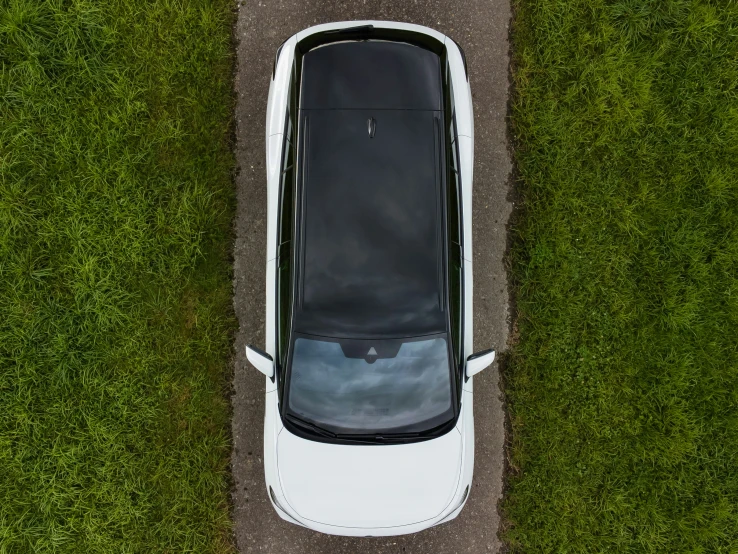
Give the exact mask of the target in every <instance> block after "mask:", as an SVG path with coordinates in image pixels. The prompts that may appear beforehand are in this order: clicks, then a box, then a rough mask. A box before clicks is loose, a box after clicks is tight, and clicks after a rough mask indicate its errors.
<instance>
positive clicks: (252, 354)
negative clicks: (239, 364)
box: [246, 344, 274, 379]
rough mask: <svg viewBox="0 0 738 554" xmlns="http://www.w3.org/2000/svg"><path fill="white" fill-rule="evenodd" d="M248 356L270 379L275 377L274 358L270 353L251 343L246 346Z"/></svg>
mask: <svg viewBox="0 0 738 554" xmlns="http://www.w3.org/2000/svg"><path fill="white" fill-rule="evenodd" d="M246 357H247V358H248V360H249V362H251V365H252V366H254V367H255V368H256V369H258V370H259V371H261V372H262V373H263V374H264V375H266V376H267V377H269V378H270V379H271V378H272V377H274V360H272V357H271V356H270V355H269V354H267V353H266V352H264V351H263V350H261V349H259V348H256V347H255V346H252V345H250V344H249V345H248V346H247V347H246Z"/></svg>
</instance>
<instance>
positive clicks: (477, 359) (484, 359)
mask: <svg viewBox="0 0 738 554" xmlns="http://www.w3.org/2000/svg"><path fill="white" fill-rule="evenodd" d="M494 361H495V351H494V349H492V348H490V349H489V350H482V351H481V352H477V353H476V354H472V355H471V356H469V357H468V358H467V359H466V378H467V379H468V378H469V377H473V376H474V375H476V374H477V373H479V372H480V371H482V370H483V369H484V368H486V367H489V366H490V365H491V364H492V362H494Z"/></svg>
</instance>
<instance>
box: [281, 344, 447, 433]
mask: <svg viewBox="0 0 738 554" xmlns="http://www.w3.org/2000/svg"><path fill="white" fill-rule="evenodd" d="M286 411H287V414H288V415H292V416H296V417H297V418H300V419H301V420H303V422H307V423H312V424H314V425H317V426H319V427H321V428H322V429H325V430H329V431H330V432H332V433H336V434H379V433H386V434H391V433H393V432H394V433H421V432H423V431H428V430H430V429H432V428H434V427H438V426H439V425H442V424H444V423H446V422H448V421H449V420H450V419H451V418H452V417H453V402H452V378H451V370H450V366H449V352H448V347H447V344H446V339H445V338H440V337H436V338H430V339H429V338H427V337H424V338H423V339H420V340H418V339H410V340H408V339H404V340H341V341H331V340H329V339H326V340H315V339H308V338H304V337H298V338H297V339H296V340H295V344H294V348H293V354H292V365H291V369H290V378H289V381H288V386H287V394H286Z"/></svg>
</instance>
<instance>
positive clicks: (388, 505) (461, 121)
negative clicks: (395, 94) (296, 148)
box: [264, 21, 474, 536]
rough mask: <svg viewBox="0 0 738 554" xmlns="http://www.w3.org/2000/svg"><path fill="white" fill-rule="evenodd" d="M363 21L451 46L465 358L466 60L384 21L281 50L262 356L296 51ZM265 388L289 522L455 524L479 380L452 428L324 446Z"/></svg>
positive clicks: (469, 324)
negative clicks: (404, 438) (294, 427)
mask: <svg viewBox="0 0 738 554" xmlns="http://www.w3.org/2000/svg"><path fill="white" fill-rule="evenodd" d="M360 25H373V26H374V27H379V28H391V29H404V30H409V31H414V32H418V33H424V34H426V35H429V36H431V37H433V38H435V39H437V40H438V41H439V42H442V43H444V44H445V45H446V47H447V52H448V62H449V68H450V72H451V78H452V80H453V90H454V101H455V106H456V125H457V134H458V138H457V140H458V144H459V161H460V172H461V177H462V217H463V224H464V230H463V240H464V245H463V263H464V358H466V357H468V356H469V355H471V354H472V353H473V352H474V344H473V334H474V332H473V331H474V330H473V303H472V298H473V271H472V221H471V218H472V179H473V165H474V120H473V111H472V97H471V91H470V89H469V85H468V82H467V78H466V72H465V68H464V61H463V58H462V55H461V52H460V51H459V49H458V47H457V46H456V44H455V43H454V42H453V41H452V40H451V39H449V38H448V37H446V36H445V35H443V34H441V33H439V32H437V31H435V30H433V29H429V28H427V27H422V26H419V25H412V24H407V23H395V22H387V21H349V22H337V23H328V24H324V25H317V26H315V27H310V28H309V29H305V30H304V31H301V32H300V33H297V35H294V36H292V37H290V38H289V39H288V40H287V41H285V43H284V45H283V47H282V49H281V51H280V56H279V59H278V60H277V63H276V66H275V74H274V78H273V80H272V83H271V86H270V89H269V98H268V103H267V120H266V136H265V139H266V145H267V146H266V168H267V199H268V200H267V257H266V259H267V264H266V345H265V348H264V350H265V351H266V352H267V353H268V354H269V355H270V356H272V357H274V356H275V352H276V343H275V341H276V333H275V321H276V295H275V292H276V291H275V279H276V257H277V245H276V242H277V222H278V215H277V214H278V208H279V187H280V174H281V167H280V164H281V156H282V141H283V133H284V125H285V112H286V109H285V106H286V103H287V100H288V94H289V82H290V76H291V68H292V64H293V61H294V50H295V46H296V44H297V43H298V42H299V41H300V40H302V39H303V38H305V37H307V36H309V35H310V34H313V33H317V32H322V31H326V30H334V29H341V28H346V27H356V26H360ZM265 383H266V411H265V418H264V472H265V479H266V485H267V492H268V494H269V496H270V500H271V501H272V504H273V506H274V509H275V510H276V511H277V513H278V514H279V516H280V517H282V518H283V519H285V520H287V521H290V522H291V523H295V524H298V525H303V526H305V527H309V528H311V529H314V530H316V531H320V532H323V533H328V534H335V535H346V536H387V535H401V534H407V533H414V532H417V531H421V530H423V529H426V528H429V527H432V526H434V525H437V524H439V523H442V522H446V521H450V520H452V519H454V518H455V517H456V516H457V515H458V514H459V513H460V512H461V510H462V508H463V506H464V504H465V502H466V499H467V498H468V492H469V490H470V487H471V480H472V474H473V468H474V418H473V410H472V408H473V378H471V379H469V380H467V381H466V382H465V383H464V385H463V388H462V392H461V406H460V411H461V413H460V415H459V418H458V420H457V424H456V426H455V427H454V428H453V429H452V430H451V431H449V432H448V433H447V434H445V435H443V436H441V437H438V438H434V439H432V440H427V441H423V442H415V443H410V444H403V445H346V444H328V443H320V442H315V441H311V440H307V439H303V438H300V437H298V436H296V435H293V434H292V433H290V432H289V431H288V430H287V429H285V428H284V426H283V424H282V420H281V417H280V415H279V398H278V392H277V386H276V382H274V381H273V380H272V379H270V378H266V380H265ZM393 491H394V496H393ZM398 498H401V499H402V500H403V501H398ZM405 500H406V501H405Z"/></svg>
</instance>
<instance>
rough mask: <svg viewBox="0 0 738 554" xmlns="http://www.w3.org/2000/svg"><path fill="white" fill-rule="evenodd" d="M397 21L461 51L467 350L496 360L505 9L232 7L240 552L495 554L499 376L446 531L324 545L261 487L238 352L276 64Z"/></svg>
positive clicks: (257, 431) (255, 256)
mask: <svg viewBox="0 0 738 554" xmlns="http://www.w3.org/2000/svg"><path fill="white" fill-rule="evenodd" d="M352 19H378V20H396V21H407V22H410V23H418V24H421V25H427V26H429V27H433V28H435V29H437V30H439V31H441V32H442V33H445V34H448V35H449V36H451V37H453V38H454V39H455V40H456V41H457V42H458V43H459V44H461V46H462V47H463V48H464V50H465V51H466V55H467V60H468V65H469V75H470V82H471V87H472V93H473V96H474V115H475V135H476V136H475V165H474V213H473V217H474V310H475V318H474V326H475V329H474V344H475V346H476V348H477V349H483V348H487V347H488V346H490V345H493V346H495V347H496V348H497V350H498V352H499V351H504V350H505V347H506V342H507V338H508V309H509V308H508V291H507V278H506V273H505V267H504V265H503V256H504V253H505V249H506V224H507V221H508V218H509V216H510V212H511V209H512V204H511V203H510V201H509V200H508V196H509V195H508V193H509V187H510V182H509V181H510V174H511V167H512V166H511V162H510V157H509V153H508V148H507V137H506V122H505V117H506V111H507V95H508V63H509V60H508V24H509V20H510V5H509V0H394V1H390V0H353V1H327V0H323V1H321V0H303V1H300V0H271V1H267V0H261V1H259V0H249V1H247V2H246V1H239V2H238V20H237V23H236V28H235V30H234V33H235V35H236V39H237V44H238V46H237V56H238V61H237V64H238V65H237V74H236V78H235V86H236V93H237V105H236V119H237V128H236V138H237V142H236V160H237V164H238V174H237V177H236V186H237V194H238V209H237V216H236V223H235V230H236V243H235V247H234V305H235V310H236V315H237V316H238V319H239V322H240V329H239V332H238V334H237V336H236V345H235V349H236V367H235V373H234V381H233V391H234V392H233V397H232V403H233V443H234V449H233V454H232V468H233V476H234V490H233V505H234V512H233V517H234V519H235V536H236V542H237V545H238V549H239V552H241V553H246V552H249V553H251V552H268V553H270V554H307V553H320V554H328V553H334V552H335V553H341V554H347V553H353V552H361V553H362V554H374V553H391V552H392V553H394V552H397V553H400V552H401V553H407V554H415V553H423V554H427V553H482V552H498V551H499V549H500V541H499V539H498V537H497V528H498V524H499V516H498V512H497V504H498V501H499V500H500V498H501V495H502V473H503V467H504V461H503V460H504V450H503V449H504V441H505V426H504V411H503V404H502V398H501V393H500V389H499V385H498V383H499V375H498V371H497V367H496V365H495V366H494V367H492V368H489V369H488V370H485V371H484V372H483V373H481V374H480V376H478V377H477V378H475V384H474V396H475V403H474V404H475V405H474V410H475V424H476V463H475V469H474V485H473V489H472V492H471V495H470V497H469V501H468V502H467V505H466V507H465V508H464V510H463V511H462V513H461V515H460V516H459V517H458V518H457V519H456V520H454V521H452V522H450V523H446V524H443V525H440V526H438V527H435V528H433V529H429V530H427V531H423V532H421V533H417V534H415V535H409V536H403V537H388V538H371V539H357V538H353V539H350V538H344V537H332V536H328V535H321V534H319V533H315V532H313V531H309V530H307V529H303V528H301V527H298V526H296V525H291V524H288V523H286V522H284V521H282V520H281V519H280V518H279V517H278V516H277V514H276V513H275V512H274V510H273V509H272V507H271V505H270V503H269V500H268V498H267V493H266V490H265V485H264V467H263V459H262V451H263V444H262V438H263V437H262V434H263V429H262V426H263V418H264V379H263V377H262V376H261V374H260V373H258V372H257V371H256V370H255V369H253V368H252V367H251V366H249V365H248V363H247V362H246V357H245V355H244V345H245V344H247V343H254V344H256V345H263V344H264V310H265V298H264V291H265V281H264V279H265V275H264V265H265V253H266V174H265V167H264V164H265V160H264V156H265V154H264V124H265V117H266V100H267V92H268V88H269V79H270V74H271V70H272V61H273V59H274V54H275V52H276V49H277V47H278V46H279V44H280V43H281V42H282V40H284V39H285V38H287V37H288V36H290V35H292V34H294V33H296V32H298V31H300V30H301V29H304V28H305V27H309V26H311V25H315V24H318V23H325V22H329V21H343V20H352Z"/></svg>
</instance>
